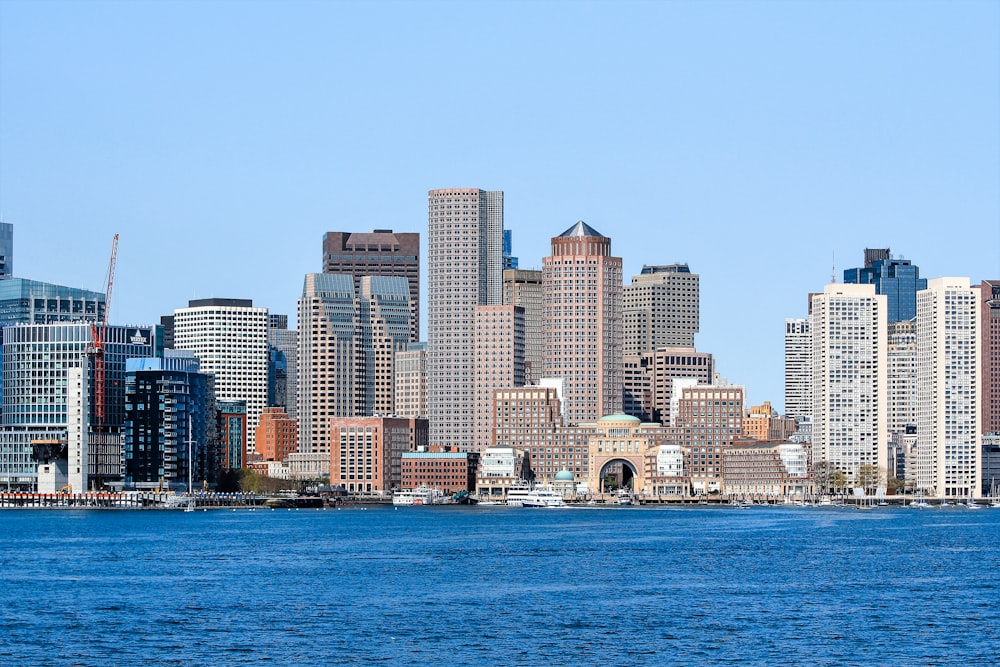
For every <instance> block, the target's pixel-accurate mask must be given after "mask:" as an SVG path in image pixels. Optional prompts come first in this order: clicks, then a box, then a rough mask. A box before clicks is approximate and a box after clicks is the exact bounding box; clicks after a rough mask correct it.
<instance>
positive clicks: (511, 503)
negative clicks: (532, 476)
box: [507, 484, 566, 507]
mask: <svg viewBox="0 0 1000 667" xmlns="http://www.w3.org/2000/svg"><path fill="white" fill-rule="evenodd" d="M507 506H508V507H566V501H565V500H563V499H562V496H560V495H559V494H558V493H556V492H555V491H554V490H553V489H552V487H551V486H550V485H548V484H543V485H540V486H536V487H535V488H533V489H532V488H526V486H525V485H517V486H513V487H511V488H510V490H508V491H507Z"/></svg>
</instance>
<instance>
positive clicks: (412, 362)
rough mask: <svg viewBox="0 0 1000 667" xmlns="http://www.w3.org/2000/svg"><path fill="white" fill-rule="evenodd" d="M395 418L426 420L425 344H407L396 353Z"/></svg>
mask: <svg viewBox="0 0 1000 667" xmlns="http://www.w3.org/2000/svg"><path fill="white" fill-rule="evenodd" d="M394 378H395V385H396V390H395V400H396V412H395V414H396V416H397V417H419V418H420V419H427V343H408V344H407V346H406V349H405V350H400V351H399V352H397V353H396V365H395V368H394Z"/></svg>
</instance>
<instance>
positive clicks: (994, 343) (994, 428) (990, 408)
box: [979, 280, 1000, 435]
mask: <svg viewBox="0 0 1000 667" xmlns="http://www.w3.org/2000/svg"><path fill="white" fill-rule="evenodd" d="M979 289H980V297H979V302H980V313H981V318H980V324H979V331H980V333H979V335H980V339H981V340H982V343H981V344H980V356H981V358H982V372H981V373H980V376H981V378H982V386H983V396H982V400H981V403H982V413H983V424H982V428H981V432H982V433H983V435H988V434H1000V280H984V281H983V282H982V284H981V285H980V286H979Z"/></svg>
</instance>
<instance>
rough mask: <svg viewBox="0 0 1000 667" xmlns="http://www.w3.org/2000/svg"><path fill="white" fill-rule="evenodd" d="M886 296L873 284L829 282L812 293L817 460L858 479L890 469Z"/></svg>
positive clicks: (814, 414) (813, 387)
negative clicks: (863, 469)
mask: <svg viewBox="0 0 1000 667" xmlns="http://www.w3.org/2000/svg"><path fill="white" fill-rule="evenodd" d="M885 308H886V296H885V295H883V294H876V293H875V286H874V285H854V284H843V285H836V284H834V285H827V286H826V287H825V288H824V290H823V293H822V294H817V295H815V296H813V298H812V312H811V314H810V316H809V329H810V330H811V331H812V352H813V363H812V379H813V384H812V397H813V409H812V422H813V425H812V436H813V457H814V458H813V463H814V464H815V463H818V462H820V461H825V462H828V463H829V464H831V465H832V466H833V467H834V468H836V469H838V470H840V471H842V472H843V473H844V474H845V475H846V476H847V479H848V480H849V481H850V482H857V481H858V474H859V472H863V471H862V469H861V468H862V466H868V468H867V469H868V470H879V471H882V472H884V471H885V470H887V469H888V449H887V446H888V429H887V424H886V413H887V411H886V399H887V395H888V391H887V378H886V376H887V369H888V364H887V350H886V338H887V325H888V323H887V322H886V314H885Z"/></svg>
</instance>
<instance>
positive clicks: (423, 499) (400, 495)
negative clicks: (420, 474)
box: [392, 486, 452, 506]
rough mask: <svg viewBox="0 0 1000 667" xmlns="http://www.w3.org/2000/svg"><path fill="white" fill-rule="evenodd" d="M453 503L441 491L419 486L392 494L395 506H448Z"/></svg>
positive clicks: (449, 497)
mask: <svg viewBox="0 0 1000 667" xmlns="http://www.w3.org/2000/svg"><path fill="white" fill-rule="evenodd" d="M451 502H452V499H451V496H446V495H445V493H444V491H442V490H441V489H432V488H430V487H429V486H418V487H417V488H415V489H408V490H405V491H396V492H395V493H393V494H392V504H393V505H403V506H406V505H447V504H449V503H451Z"/></svg>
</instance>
